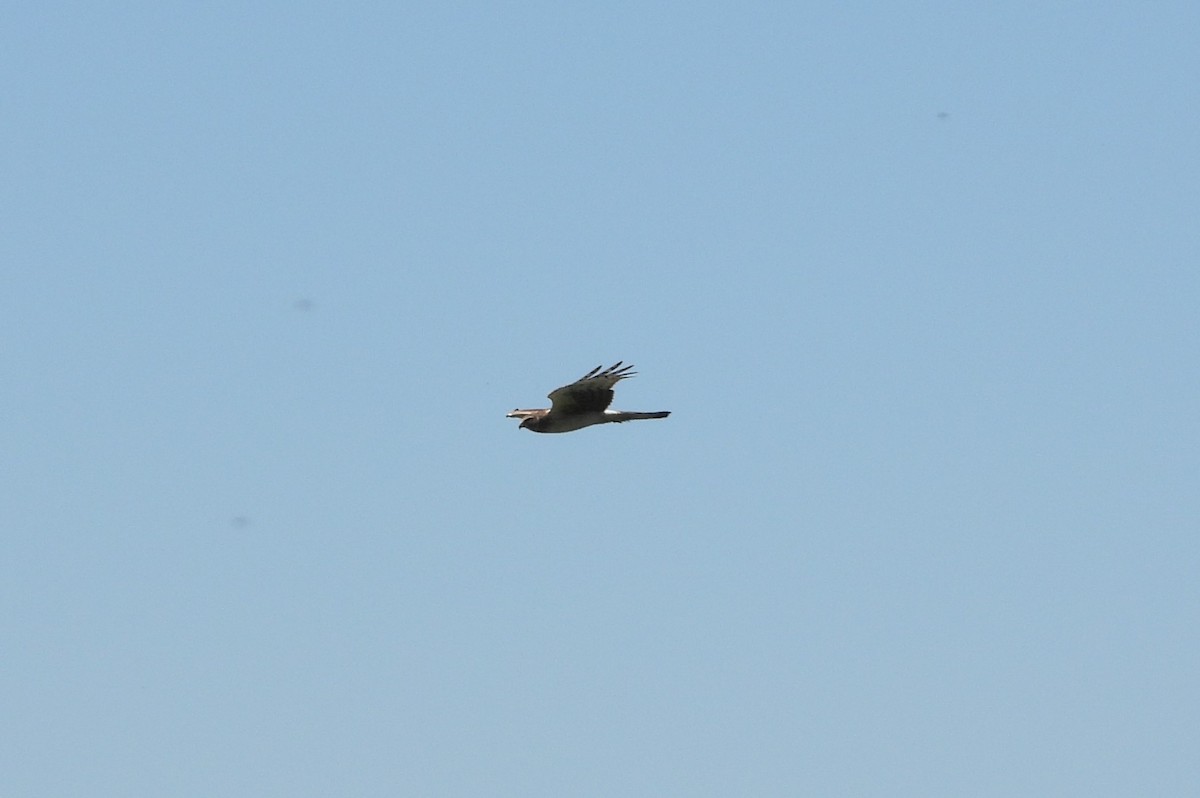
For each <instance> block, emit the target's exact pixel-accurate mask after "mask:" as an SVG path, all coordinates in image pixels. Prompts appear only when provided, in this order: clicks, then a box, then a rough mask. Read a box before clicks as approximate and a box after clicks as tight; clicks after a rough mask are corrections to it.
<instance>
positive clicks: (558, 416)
mask: <svg viewBox="0 0 1200 798" xmlns="http://www.w3.org/2000/svg"><path fill="white" fill-rule="evenodd" d="M632 368H633V366H621V361H617V363H616V364H615V365H612V366H609V367H608V368H604V367H603V366H596V368H594V369H592V370H591V371H589V372H588V373H587V374H584V375H583V376H582V377H580V378H579V379H577V380H575V382H573V383H571V384H570V385H564V386H563V387H561V388H556V389H555V390H553V391H551V392H550V394H549V397H548V398H549V399H550V403H551V406H550V409H548V410H514V411H512V412H511V413H509V414H508V418H519V419H521V427H520V428H521V429H527V430H532V431H534V432H574V431H575V430H577V429H583V428H584V427H590V426H592V425H593V424H608V423H610V422H613V421H617V422H621V421H633V420H636V419H641V418H666V417H667V416H669V415H671V413H670V412H669V411H666V410H660V411H658V412H656V413H631V412H628V411H625V410H609V409H608V406H609V405H610V404H612V400H613V386H614V385H616V384H617V383H618V382H620V381H621V380H623V379H625V378H626V377H632V376H633V375H634V374H636V373H637V372H635V371H631V370H630V369H632Z"/></svg>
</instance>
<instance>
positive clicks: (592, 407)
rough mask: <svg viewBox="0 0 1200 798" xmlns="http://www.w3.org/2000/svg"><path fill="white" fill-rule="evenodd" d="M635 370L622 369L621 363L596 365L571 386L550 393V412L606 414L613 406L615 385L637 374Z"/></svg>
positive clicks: (560, 413)
mask: <svg viewBox="0 0 1200 798" xmlns="http://www.w3.org/2000/svg"><path fill="white" fill-rule="evenodd" d="M632 368H633V366H624V367H622V366H621V361H617V363H616V364H615V365H612V366H609V367H608V368H604V367H603V366H596V368H594V369H592V370H591V371H589V372H588V373H587V374H584V375H583V376H582V377H580V378H579V379H577V380H575V382H573V383H571V384H570V385H564V386H563V387H561V388H557V389H555V390H553V391H551V392H550V396H549V398H550V402H551V407H550V412H551V413H553V414H554V415H556V416H559V415H571V414H574V413H590V412H603V411H604V410H606V409H607V408H608V406H609V405H611V404H612V400H613V386H614V385H616V384H617V383H618V382H620V381H621V380H623V379H625V378H626V377H632V376H633V375H634V374H636V373H637V372H635V371H631V370H630V369H632Z"/></svg>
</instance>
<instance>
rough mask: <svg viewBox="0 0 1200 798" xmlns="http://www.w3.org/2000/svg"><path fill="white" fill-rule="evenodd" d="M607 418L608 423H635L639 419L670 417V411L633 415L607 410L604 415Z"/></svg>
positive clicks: (631, 413) (627, 412) (624, 411)
mask: <svg viewBox="0 0 1200 798" xmlns="http://www.w3.org/2000/svg"><path fill="white" fill-rule="evenodd" d="M605 415H606V416H609V421H616V422H618V423H619V422H621V421H637V420H638V419H641V418H666V417H667V416H669V415H671V411H670V410H659V411H658V412H656V413H633V412H629V411H627V410H609V411H607V412H606V413H605Z"/></svg>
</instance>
